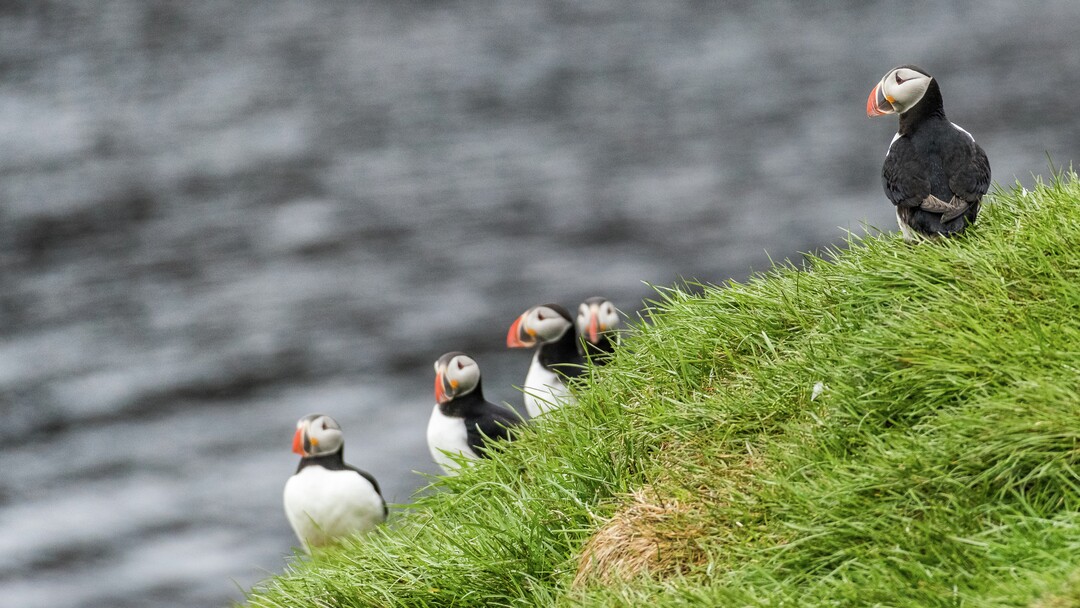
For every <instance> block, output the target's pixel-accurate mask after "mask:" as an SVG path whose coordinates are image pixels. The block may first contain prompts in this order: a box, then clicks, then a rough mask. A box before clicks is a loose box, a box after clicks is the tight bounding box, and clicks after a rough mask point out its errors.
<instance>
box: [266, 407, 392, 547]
mask: <svg viewBox="0 0 1080 608" xmlns="http://www.w3.org/2000/svg"><path fill="white" fill-rule="evenodd" d="M344 448H345V442H344V439H343V438H342V434H341V425H339V424H338V423H337V421H336V420H334V419H333V418H331V417H330V416H326V415H324V414H310V415H308V416H304V417H303V418H301V419H300V420H299V421H298V422H297V423H296V434H295V435H293V447H292V449H293V452H295V453H297V454H299V455H300V457H301V458H300V466H299V467H297V469H296V473H294V474H293V476H292V477H290V478H289V480H288V481H287V482H285V497H284V498H285V516H286V517H288V519H289V524H290V525H292V529H293V531H294V532H296V536H297V538H299V539H300V542H301V544H303V545H304V549H305V550H306V551H307V552H308V553H310V552H311V550H312V548H314V547H319V546H323V545H327V544H330V543H332V542H334V541H335V540H337V539H339V538H341V537H343V536H347V535H350V534H353V533H356V532H368V531H370V530H372V529H374V528H375V527H376V526H378V525H379V524H381V523H383V522H384V521H386V515H387V508H386V501H385V500H383V497H382V492H381V491H380V490H379V483H378V482H377V481H375V478H374V477H372V476H371V474H370V473H367V472H365V471H361V470H360V469H357V468H356V467H353V466H350V465H348V464H346V463H345V460H344Z"/></svg>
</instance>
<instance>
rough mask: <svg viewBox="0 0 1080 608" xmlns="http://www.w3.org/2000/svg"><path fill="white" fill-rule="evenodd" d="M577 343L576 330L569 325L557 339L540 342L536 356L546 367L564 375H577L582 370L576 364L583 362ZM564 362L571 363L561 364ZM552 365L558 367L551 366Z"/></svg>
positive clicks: (571, 376)
mask: <svg viewBox="0 0 1080 608" xmlns="http://www.w3.org/2000/svg"><path fill="white" fill-rule="evenodd" d="M577 343H578V337H577V331H575V330H574V328H573V327H569V328H567V330H566V332H565V333H564V334H563V335H562V337H561V338H559V339H558V340H556V341H554V342H545V343H544V344H542V345H541V346H540V350H539V351H537V358H538V359H539V361H540V364H541V365H543V366H544V367H546V368H547V369H554V370H558V371H559V372H562V374H563V375H564V376H567V377H570V378H574V377H577V376H579V375H581V371H582V370H581V368H580V367H578V366H580V365H581V364H582V363H584V361H583V360H582V358H581V353H580V352H578V345H577ZM565 363H570V364H572V365H562V364H565ZM553 365H556V366H558V367H552V366H553Z"/></svg>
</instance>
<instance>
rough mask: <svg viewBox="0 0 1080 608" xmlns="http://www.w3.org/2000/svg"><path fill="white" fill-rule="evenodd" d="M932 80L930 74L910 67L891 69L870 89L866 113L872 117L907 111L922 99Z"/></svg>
mask: <svg viewBox="0 0 1080 608" xmlns="http://www.w3.org/2000/svg"><path fill="white" fill-rule="evenodd" d="M930 80H931V77H930V75H928V74H925V73H923V72H920V71H918V70H915V69H912V68H910V67H899V68H896V69H894V70H891V71H890V72H889V73H888V74H885V77H884V78H882V79H881V82H879V83H878V84H877V86H875V87H874V90H873V91H870V97H869V98H868V99H867V100H866V115H867V116H871V117H872V116H883V115H885V114H903V113H904V112H907V111H908V110H910V109H911V108H913V107H914V106H915V104H917V103H919V101H920V100H922V98H923V95H925V94H926V89H927V88H928V87H929V86H930Z"/></svg>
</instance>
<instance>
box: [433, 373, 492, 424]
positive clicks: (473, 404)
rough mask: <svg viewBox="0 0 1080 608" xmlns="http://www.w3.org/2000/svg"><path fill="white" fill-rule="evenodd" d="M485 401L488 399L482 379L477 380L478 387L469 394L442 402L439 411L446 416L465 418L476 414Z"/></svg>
mask: <svg viewBox="0 0 1080 608" xmlns="http://www.w3.org/2000/svg"><path fill="white" fill-rule="evenodd" d="M485 403H487V400H486V399H484V388H483V387H482V386H481V385H480V381H479V380H477V381H476V388H474V389H473V390H472V391H471V392H470V393H469V394H467V395H461V396H458V397H454V398H453V399H451V400H450V401H447V402H446V403H440V404H439V411H440V412H442V413H443V415H444V416H454V417H456V418H464V417H465V416H469V415H472V414H474V413H475V412H476V411H477V410H478V409H480V406H482V405H483V404H485Z"/></svg>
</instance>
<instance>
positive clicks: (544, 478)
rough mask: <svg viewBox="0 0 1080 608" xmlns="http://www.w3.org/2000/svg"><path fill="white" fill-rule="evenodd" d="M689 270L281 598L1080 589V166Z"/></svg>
mask: <svg viewBox="0 0 1080 608" xmlns="http://www.w3.org/2000/svg"><path fill="white" fill-rule="evenodd" d="M986 203H987V204H986V206H985V208H984V210H983V212H982V215H981V217H980V220H979V224H978V225H977V226H976V227H975V228H974V229H973V230H971V231H970V232H969V233H968V234H967V235H965V236H964V237H961V238H956V239H952V240H946V241H940V242H934V243H922V244H918V245H909V244H906V243H904V242H903V241H902V240H901V239H900V238H899V236H898V235H894V234H888V235H879V236H869V237H864V238H857V237H853V238H852V239H851V240H850V242H849V243H848V244H847V247H846V248H845V249H844V250H842V251H831V252H829V253H828V254H827V255H825V256H824V257H823V258H812V259H810V260H809V261H808V263H807V265H806V267H805V268H802V269H795V268H791V267H778V268H776V269H774V270H773V271H771V272H770V273H768V274H767V275H764V276H761V277H758V278H755V279H753V280H751V281H750V282H748V283H747V284H730V285H725V286H722V287H716V286H708V287H705V288H704V293H702V294H699V295H691V294H689V293H687V292H686V291H684V290H682V289H680V288H673V289H665V290H662V291H661V292H660V294H661V295H660V297H659V301H657V302H656V303H654V304H653V305H652V306H651V307H650V308H649V310H648V311H646V313H645V315H646V317H647V321H648V322H647V323H645V322H643V323H640V324H637V325H636V326H635V327H634V328H633V330H632V331H631V332H630V333H629V335H628V336H627V337H626V339H624V342H623V346H622V348H621V349H620V350H619V352H618V353H617V354H616V356H615V358H614V360H613V362H612V363H611V364H610V365H608V366H607V367H604V368H602V369H597V370H594V371H593V372H592V373H591V374H590V377H589V378H588V379H587V380H586V382H585V385H584V386H583V387H581V390H580V391H579V398H580V404H579V405H578V406H577V407H574V408H563V409H562V410H558V411H556V412H554V413H552V414H549V415H548V416H547V417H546V418H545V419H544V420H543V421H542V422H541V423H539V424H535V425H532V426H531V427H530V428H529V429H528V430H527V431H526V432H525V433H524V434H523V435H522V437H521V438H520V440H519V441H518V442H517V443H515V444H514V445H512V446H510V447H508V448H507V449H505V450H503V451H501V453H499V454H497V455H496V457H495V458H492V459H490V460H489V461H485V462H483V463H481V464H480V465H479V466H475V467H471V468H470V469H469V470H467V471H465V473H464V474H462V475H461V476H459V477H456V478H446V479H439V480H438V481H436V486H437V488H438V490H439V491H437V492H433V493H429V494H428V495H425V496H423V497H421V498H419V499H418V500H417V501H416V503H415V504H413V505H411V506H410V508H409V510H407V511H406V512H404V513H398V514H397V516H396V517H395V518H394V521H393V523H392V525H390V526H388V527H386V528H385V529H384V530H382V531H380V532H378V533H376V534H374V535H372V536H369V537H367V538H365V539H362V540H360V541H349V542H346V543H344V544H343V546H341V547H340V548H334V549H330V550H327V551H325V552H322V553H320V554H319V555H317V556H316V557H315V558H313V559H310V560H309V559H304V560H297V561H295V562H293V563H292V564H291V565H290V567H289V569H288V571H287V572H286V573H285V574H283V575H281V576H278V577H275V578H272V579H270V580H268V581H266V582H265V583H263V584H261V585H260V586H258V587H257V588H256V589H255V590H253V591H252V593H251V595H250V596H249V598H248V602H249V605H251V606H257V607H276V606H537V605H568V606H569V605H588V606H640V605H645V604H648V605H650V606H652V607H661V606H688V605H719V606H726V605H732V606H743V605H753V606H783V605H788V606H868V605H888V606H1041V607H1043V608H1051V607H1055V608H1056V607H1064V606H1080V181H1078V179H1077V176H1076V174H1075V173H1070V174H1067V175H1064V176H1061V177H1055V178H1053V179H1051V180H1049V182H1048V183H1044V182H1043V181H1041V180H1040V181H1039V182H1038V183H1037V185H1036V186H1035V188H1034V189H1033V190H1030V191H1028V190H1025V189H1023V188H1020V187H1019V186H1018V187H1017V188H1015V189H1014V190H1012V191H1009V192H997V193H995V194H994V195H992V196H990V197H988V198H987V201H986Z"/></svg>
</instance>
